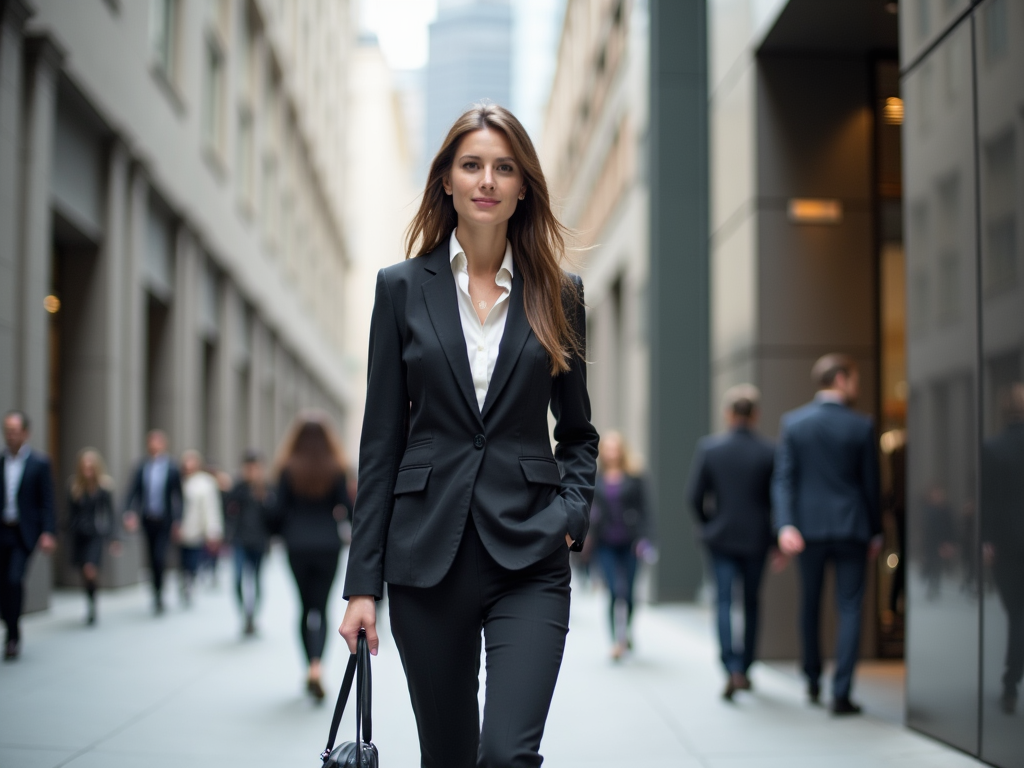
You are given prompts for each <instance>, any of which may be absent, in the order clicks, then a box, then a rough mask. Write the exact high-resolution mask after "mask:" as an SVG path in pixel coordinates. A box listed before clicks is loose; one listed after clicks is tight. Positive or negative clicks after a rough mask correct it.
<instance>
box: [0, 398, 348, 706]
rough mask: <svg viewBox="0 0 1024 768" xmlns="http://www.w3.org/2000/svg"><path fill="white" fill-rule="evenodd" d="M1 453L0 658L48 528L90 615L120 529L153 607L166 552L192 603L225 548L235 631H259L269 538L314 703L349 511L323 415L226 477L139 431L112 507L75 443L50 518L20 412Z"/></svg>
mask: <svg viewBox="0 0 1024 768" xmlns="http://www.w3.org/2000/svg"><path fill="white" fill-rule="evenodd" d="M3 426H4V442H5V445H6V450H5V451H4V453H3V455H2V457H0V463H2V465H3V472H2V473H0V490H2V498H3V500H4V510H3V521H2V525H0V601H2V605H0V607H2V614H3V621H4V623H5V624H6V628H7V637H6V642H5V645H4V658H5V660H8V661H11V660H14V659H16V658H18V656H19V654H20V651H21V632H20V618H21V612H22V601H23V594H24V579H25V573H26V568H27V563H28V560H29V557H30V556H31V554H32V552H33V550H34V549H36V548H37V547H38V548H39V549H40V550H42V551H44V552H53V551H55V550H56V548H57V530H58V527H60V528H61V529H62V530H61V533H62V534H66V535H65V536H62V537H61V540H62V541H65V542H66V543H67V545H68V546H69V549H70V553H69V554H70V560H71V562H72V563H73V565H74V568H75V569H76V570H77V571H78V573H79V575H80V576H81V582H82V585H83V589H84V593H85V598H86V617H85V621H86V623H87V624H88V625H90V626H92V625H95V624H96V623H97V620H98V610H97V588H98V584H99V578H100V568H101V566H102V564H103V560H104V557H105V556H107V555H109V556H111V557H119V556H120V555H121V553H122V549H123V546H122V542H123V539H124V536H125V534H135V533H139V534H141V536H142V539H143V541H144V543H145V549H146V556H147V561H148V565H149V575H150V580H151V586H152V598H153V612H154V613H155V614H156V615H161V614H163V613H164V612H165V605H166V603H165V578H164V574H165V571H166V570H167V567H168V564H169V559H170V558H172V557H175V556H176V557H177V565H178V571H179V574H178V580H177V584H178V588H179V590H180V602H181V604H182V605H183V606H184V607H188V606H189V605H191V603H192V600H193V599H194V590H195V585H196V582H197V579H199V578H200V577H201V576H204V575H206V576H208V578H209V579H210V580H211V582H213V583H216V581H217V578H218V574H217V571H218V564H219V562H220V560H221V559H222V556H224V555H226V554H228V553H230V556H231V560H232V563H233V566H234V569H233V570H234V573H233V578H234V591H235V595H236V598H237V603H238V607H239V612H240V618H241V624H242V633H243V635H244V636H246V637H251V636H253V635H255V634H256V632H257V623H256V620H257V613H258V609H259V603H260V568H261V565H262V563H263V559H264V556H265V555H266V553H267V551H268V548H269V545H270V542H271V539H272V538H274V537H277V538H279V539H280V540H281V541H282V543H283V545H284V548H285V550H286V552H287V556H288V563H289V566H290V568H291V571H292V574H293V576H294V578H295V583H296V586H297V589H298V594H299V599H300V603H301V610H300V612H299V636H300V638H301V641H302V645H303V648H304V650H305V653H306V659H307V662H308V671H307V678H306V685H307V689H308V692H309V694H310V695H311V696H312V697H313V698H314V699H316V700H318V701H319V700H322V699H323V697H324V690H323V686H322V683H321V677H320V658H321V656H322V654H323V649H324V645H325V642H326V638H327V627H328V620H327V602H328V598H329V596H330V591H331V587H332V586H333V584H334V580H335V576H336V574H337V571H338V560H339V557H340V554H341V549H342V545H343V537H344V532H345V531H346V530H347V529H346V527H345V525H344V524H345V523H346V521H347V520H348V519H349V517H350V515H351V511H352V501H351V499H352V494H351V493H350V487H349V475H348V472H347V462H346V458H345V454H344V452H343V450H342V447H341V443H340V441H339V439H338V436H337V434H336V432H335V429H334V427H333V425H332V424H331V422H330V420H329V419H328V417H327V416H326V415H324V414H321V413H319V412H312V411H311V412H305V413H303V414H300V416H299V417H298V418H297V419H296V420H295V422H294V423H293V424H292V426H291V428H290V429H289V431H288V433H287V435H286V436H285V439H284V440H283V441H282V443H281V446H280V449H279V451H278V455H277V457H276V459H275V461H274V463H273V465H272V466H268V463H267V461H266V460H265V459H264V457H263V456H262V455H261V454H260V453H259V452H258V451H252V450H250V451H246V452H245V454H244V455H243V456H242V457H241V462H240V471H239V473H238V476H237V477H233V476H232V475H231V474H230V473H229V472H227V470H225V469H224V468H223V467H222V466H219V465H217V464H216V463H214V462H211V461H208V460H206V459H205V458H204V457H203V455H202V454H201V453H200V452H199V451H197V450H195V449H188V450H185V451H183V452H182V454H181V456H180V457H179V458H178V459H175V457H173V456H171V455H170V454H169V453H168V441H167V435H166V434H165V433H164V432H163V431H161V430H152V431H151V432H149V433H148V434H147V436H146V456H145V457H143V458H142V459H141V460H140V461H139V462H138V464H137V466H136V467H135V469H134V471H133V473H132V476H131V478H130V482H129V483H128V484H127V488H126V491H125V494H124V497H123V502H122V503H121V504H118V503H117V500H116V498H115V496H116V484H115V482H114V480H113V478H111V477H110V475H109V474H108V473H107V470H106V465H105V463H104V459H103V456H102V455H101V453H100V452H99V451H98V450H96V449H95V448H84V449H82V450H81V451H80V452H79V454H78V457H77V459H76V461H75V467H74V473H73V475H72V477H71V478H70V479H69V481H68V487H67V493H66V494H65V499H66V510H65V513H64V514H63V515H60V516H59V519H60V525H59V526H58V516H57V514H56V509H55V506H54V498H55V495H54V490H53V481H52V477H51V475H52V472H51V467H50V462H49V459H48V458H47V457H46V456H45V455H44V454H42V453H40V452H38V451H35V450H34V449H32V448H31V446H30V444H29V437H30V428H31V425H30V422H29V419H28V417H27V416H26V415H25V414H24V413H22V412H20V411H11V412H9V413H7V414H6V415H5V417H4V425H3Z"/></svg>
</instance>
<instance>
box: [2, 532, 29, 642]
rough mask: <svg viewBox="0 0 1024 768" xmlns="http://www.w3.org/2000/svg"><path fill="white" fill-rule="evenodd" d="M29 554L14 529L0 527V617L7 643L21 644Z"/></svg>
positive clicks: (19, 533) (18, 533)
mask: <svg viewBox="0 0 1024 768" xmlns="http://www.w3.org/2000/svg"><path fill="white" fill-rule="evenodd" d="M31 554H32V553H31V552H30V551H29V550H27V549H25V545H24V544H23V543H22V541H21V531H19V530H18V528H17V526H14V525H4V524H2V523H0V617H2V618H3V622H4V624H5V625H6V626H7V641H8V642H14V643H16V642H18V641H19V640H21V627H20V624H19V622H20V620H21V606H22V603H23V602H24V599H25V571H26V569H27V568H28V559H29V556H30V555H31Z"/></svg>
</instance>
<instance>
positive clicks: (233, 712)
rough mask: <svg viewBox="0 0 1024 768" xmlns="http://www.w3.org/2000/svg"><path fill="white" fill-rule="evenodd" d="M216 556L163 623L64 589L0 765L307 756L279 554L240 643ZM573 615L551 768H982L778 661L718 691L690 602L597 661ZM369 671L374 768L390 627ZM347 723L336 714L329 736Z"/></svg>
mask: <svg viewBox="0 0 1024 768" xmlns="http://www.w3.org/2000/svg"><path fill="white" fill-rule="evenodd" d="M227 565H228V563H227V562H226V561H225V562H224V563H222V564H221V574H220V586H219V587H218V588H212V587H208V586H205V585H204V586H201V587H200V588H199V589H198V590H197V594H196V596H195V600H194V605H193V607H192V608H190V609H188V610H186V609H183V608H181V607H180V606H179V605H178V604H177V602H176V601H175V599H174V593H173V592H172V593H171V594H170V601H169V602H170V608H169V610H168V612H167V614H165V615H164V616H163V617H160V618H155V617H153V616H152V615H151V613H150V610H149V597H148V592H147V591H146V590H145V589H144V588H142V587H132V588H128V589H124V590H120V591H117V592H113V593H104V594H102V595H101V603H100V623H99V625H98V626H97V627H95V628H86V627H85V626H84V623H83V616H84V602H83V599H82V598H81V597H80V596H79V595H78V594H76V593H59V594H58V595H56V597H55V599H54V601H53V608H52V609H51V610H50V611H49V612H47V613H46V614H41V615H36V616H30V617H28V618H27V619H26V620H25V624H24V644H23V645H24V651H23V655H22V658H21V659H20V660H19V661H17V662H16V663H13V664H4V665H2V666H0V768H58V767H61V766H70V767H71V768H127V767H128V766H133V767H134V766H137V765H140V764H146V765H148V766H152V768H171V767H172V766H173V767H175V768H177V767H178V766H189V767H190V768H207V766H208V767H209V768H214V767H216V768H223V766H226V765H245V766H248V767H252V768H263V767H264V766H265V767H266V768H271V767H273V768H284V767H285V766H287V767H289V768H291V767H292V766H296V767H298V766H308V767H309V768H314V766H318V765H319V761H318V760H317V756H318V753H319V751H320V750H321V749H322V748H323V746H324V740H325V738H326V734H327V728H328V725H329V722H330V715H331V703H330V702H329V703H328V705H326V706H320V707H318V706H316V705H314V704H312V703H311V702H309V701H308V700H307V698H306V696H305V693H304V691H303V662H302V657H301V650H300V647H299V642H298V637H297V632H298V630H297V626H296V625H297V609H296V603H295V601H296V596H295V588H294V586H293V584H292V582H291V579H290V575H289V574H288V572H287V568H286V565H285V562H284V558H283V557H282V556H281V555H280V553H275V555H274V556H273V557H272V558H271V560H270V562H269V564H268V567H267V571H266V574H265V587H266V590H265V592H266V593H265V602H264V609H263V613H262V617H261V631H260V635H259V637H258V638H256V639H253V640H247V641H246V640H242V639H241V635H240V621H239V618H238V615H237V613H236V611H235V608H234V605H233V602H232V597H231V593H230V589H229V583H228V582H229V581H230V579H229V578H228V577H229V569H228V568H227V567H226V566H227ZM340 592H341V590H340V579H339V582H338V583H337V584H336V590H335V594H334V598H333V600H332V615H331V616H330V617H329V621H330V623H331V626H334V625H336V624H337V623H338V620H339V619H340V617H341V614H342V609H343V601H342V600H341V599H340ZM385 624H386V621H385ZM571 626H572V629H571V631H570V633H569V641H568V645H567V649H566V658H565V663H564V665H563V669H562V675H561V678H560V680H559V685H558V689H557V691H556V694H555V700H554V702H553V704H552V710H551V716H550V718H549V721H548V729H547V733H546V735H545V738H544V742H543V745H542V753H543V754H544V756H545V765H547V766H553V767H554V768H613V767H614V768H618V766H624V765H632V766H644V767H645V768H669V767H670V766H671V768H690V767H691V766H693V767H696V766H701V767H702V768H754V767H755V766H756V767H757V768H775V767H776V766H778V767H779V768H781V767H782V766H785V767H786V768H804V766H807V767H808V768H809V767H810V766H815V767H816V768H817V766H820V765H823V764H826V765H829V766H830V767H833V768H847V767H849V768H854V767H855V766H856V767H857V768H860V766H897V765H898V766H901V768H905V767H906V766H913V767H914V768H917V767H918V766H920V767H921V768H965V767H966V766H979V765H981V763H978V762H977V761H975V760H973V759H970V758H968V757H966V756H964V755H962V754H960V753H958V752H956V751H954V750H951V749H948V748H946V747H944V746H942V745H940V744H938V743H936V742H934V741H931V740H930V739H927V738H925V737H923V736H920V735H917V734H915V733H913V732H911V731H908V730H906V729H905V728H903V727H902V726H900V725H899V724H897V723H893V722H891V720H887V719H885V718H886V715H885V713H878V714H871V711H870V709H869V714H868V715H867V716H864V717H860V718H852V719H836V718H833V717H831V716H829V715H828V713H827V712H826V711H825V710H823V709H820V708H812V707H809V706H808V705H806V704H805V703H804V700H803V689H802V685H801V683H800V681H799V679H798V678H797V677H796V676H794V675H792V674H790V673H788V672H787V671H786V669H785V668H777V667H769V666H765V665H759V666H758V667H756V668H755V670H754V673H753V681H754V684H755V691H754V692H752V693H750V694H747V695H740V696H738V697H737V700H736V702H735V703H733V704H729V703H726V702H723V701H722V700H721V699H720V698H719V693H720V689H721V687H722V685H723V675H722V673H721V672H720V670H719V668H718V662H717V659H716V653H715V647H714V642H713V636H712V631H711V626H710V619H709V618H708V616H707V614H706V612H704V611H702V610H701V609H699V608H681V607H656V608H654V607H644V608H641V609H640V610H639V614H638V617H637V624H636V643H637V649H636V653H635V654H634V655H633V657H632V658H630V659H628V660H627V661H625V662H624V663H621V664H613V663H612V662H611V661H610V660H609V659H608V646H607V638H606V630H605V626H604V602H603V596H602V595H601V594H600V593H597V592H592V591H588V590H585V589H576V591H575V593H574V604H573V617H572V624H571ZM329 643H330V644H329V646H328V652H327V658H326V683H327V687H328V688H329V689H330V688H334V686H336V685H338V684H339V683H340V679H341V672H342V669H343V665H344V661H345V659H344V653H343V651H342V647H341V643H340V640H339V639H338V638H337V636H336V635H334V634H333V633H332V635H331V639H330V641H329ZM373 674H374V726H375V727H374V741H375V742H376V743H377V745H378V747H379V748H380V752H381V763H382V766H384V768H415V766H416V765H418V749H417V744H416V737H415V726H414V722H413V716H412V711H411V708H410V706H409V698H408V693H407V692H406V689H405V680H404V676H403V673H402V669H401V664H400V662H399V660H398V655H397V652H396V650H395V648H394V644H393V641H392V640H391V638H390V635H389V633H388V631H387V630H386V628H385V631H384V633H383V642H382V647H381V652H380V655H379V656H378V657H377V658H376V659H375V660H374V666H373ZM335 690H336V688H335ZM329 695H330V692H329ZM879 715H881V716H879ZM354 727H355V726H354V721H353V716H352V713H351V712H348V713H347V714H346V717H345V721H344V722H343V724H342V734H341V738H343V739H347V738H351V735H350V734H351V732H353V731H354Z"/></svg>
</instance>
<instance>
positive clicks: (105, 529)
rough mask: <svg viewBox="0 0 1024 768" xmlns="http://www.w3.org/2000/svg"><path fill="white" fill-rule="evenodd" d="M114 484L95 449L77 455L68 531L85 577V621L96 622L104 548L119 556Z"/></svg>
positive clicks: (90, 623) (78, 566)
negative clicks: (86, 611) (98, 588)
mask: <svg viewBox="0 0 1024 768" xmlns="http://www.w3.org/2000/svg"><path fill="white" fill-rule="evenodd" d="M113 487H114V481H113V480H111V479H110V477H108V476H107V474H106V469H105V466H104V463H103V457H102V456H101V455H100V453H99V451H97V450H96V449H95V448H85V449H83V450H82V451H81V452H80V453H79V454H78V460H77V461H76V463H75V474H74V477H72V478H71V482H70V483H69V487H68V516H67V521H68V529H69V531H70V533H71V553H72V561H73V562H74V564H75V567H76V568H78V569H79V571H80V572H81V575H82V584H83V586H84V587H85V595H86V599H87V600H88V604H89V607H88V613H87V616H86V622H87V623H88V624H89V625H90V626H92V625H93V624H95V623H96V587H97V584H98V581H99V569H100V565H101V564H102V561H103V549H104V547H105V545H106V543H107V542H108V541H109V542H110V547H111V554H115V555H116V554H119V553H120V546H121V544H120V540H119V536H118V531H117V529H116V522H115V521H116V520H117V516H116V515H115V514H114V496H113V491H112V489H113Z"/></svg>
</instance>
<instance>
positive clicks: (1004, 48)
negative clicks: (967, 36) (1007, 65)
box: [982, 0, 1010, 66]
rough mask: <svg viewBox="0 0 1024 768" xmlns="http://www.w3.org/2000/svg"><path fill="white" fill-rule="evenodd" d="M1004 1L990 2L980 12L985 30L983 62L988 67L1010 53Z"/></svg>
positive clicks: (993, 0)
mask: <svg viewBox="0 0 1024 768" xmlns="http://www.w3.org/2000/svg"><path fill="white" fill-rule="evenodd" d="M1006 6H1007V3H1006V0H992V2H990V3H989V4H988V5H986V6H985V10H984V11H983V12H982V21H983V24H984V28H985V61H986V63H987V64H988V65H989V66H992V65H993V64H996V63H998V62H1000V61H1002V60H1003V59H1004V58H1006V54H1007V53H1009V51H1010V30H1009V19H1008V18H1007V15H1008V14H1007V7H1006Z"/></svg>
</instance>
